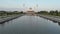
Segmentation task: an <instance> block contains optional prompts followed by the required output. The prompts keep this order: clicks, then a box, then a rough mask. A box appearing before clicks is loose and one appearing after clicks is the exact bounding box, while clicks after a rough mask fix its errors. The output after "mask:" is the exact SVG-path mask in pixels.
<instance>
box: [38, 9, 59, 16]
mask: <svg viewBox="0 0 60 34" xmlns="http://www.w3.org/2000/svg"><path fill="white" fill-rule="evenodd" d="M38 14H46V15H55V16H60V12H59V11H58V10H55V11H54V10H51V11H39V12H38Z"/></svg>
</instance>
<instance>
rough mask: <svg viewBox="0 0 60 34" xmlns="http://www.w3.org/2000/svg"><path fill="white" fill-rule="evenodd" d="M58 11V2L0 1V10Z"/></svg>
mask: <svg viewBox="0 0 60 34" xmlns="http://www.w3.org/2000/svg"><path fill="white" fill-rule="evenodd" d="M30 7H31V8H32V9H33V10H60V0H0V10H27V9H28V8H30Z"/></svg>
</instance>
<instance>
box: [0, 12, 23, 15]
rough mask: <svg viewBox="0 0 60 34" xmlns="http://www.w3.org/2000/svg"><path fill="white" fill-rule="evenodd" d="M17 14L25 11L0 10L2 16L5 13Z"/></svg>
mask: <svg viewBox="0 0 60 34" xmlns="http://www.w3.org/2000/svg"><path fill="white" fill-rule="evenodd" d="M16 14H23V11H20V12H19V11H13V12H12V11H0V16H4V15H16Z"/></svg>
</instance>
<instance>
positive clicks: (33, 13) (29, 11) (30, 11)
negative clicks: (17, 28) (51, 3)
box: [26, 8, 35, 15]
mask: <svg viewBox="0 0 60 34" xmlns="http://www.w3.org/2000/svg"><path fill="white" fill-rule="evenodd" d="M26 14H29V15H35V12H34V10H32V8H29V10H27V12H26Z"/></svg>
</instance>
